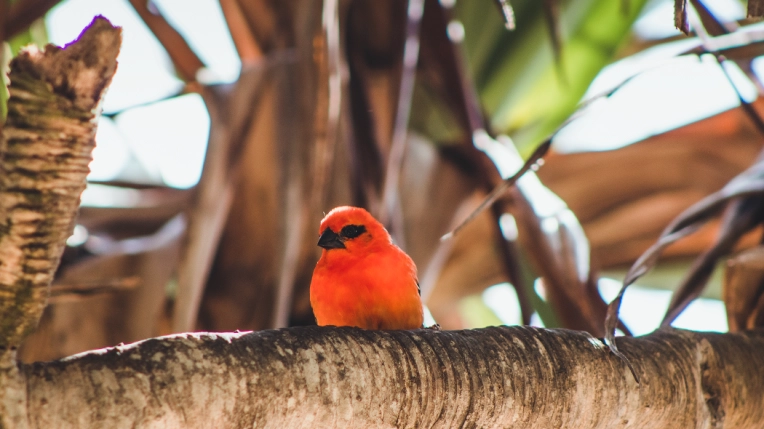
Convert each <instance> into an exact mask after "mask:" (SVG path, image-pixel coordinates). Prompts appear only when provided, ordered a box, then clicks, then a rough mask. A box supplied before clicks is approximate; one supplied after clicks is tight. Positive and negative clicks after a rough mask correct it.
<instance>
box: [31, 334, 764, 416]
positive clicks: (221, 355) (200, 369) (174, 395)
mask: <svg viewBox="0 0 764 429" xmlns="http://www.w3.org/2000/svg"><path fill="white" fill-rule="evenodd" d="M618 343H619V344H618V345H619V348H620V350H622V351H623V353H624V354H625V355H627V356H628V357H629V359H630V360H631V362H632V363H633V365H634V367H635V368H636V370H637V371H638V372H639V373H640V375H641V379H642V384H641V385H639V386H638V385H636V384H635V383H634V380H633V378H632V376H631V374H630V373H629V370H628V369H627V368H626V367H625V365H624V364H623V363H622V362H621V361H620V360H619V359H617V358H616V357H615V356H613V355H612V354H611V353H609V352H608V351H607V349H606V348H605V347H604V346H602V343H601V342H600V341H598V340H596V339H594V338H592V337H591V336H590V335H588V334H586V333H582V332H576V331H567V330H545V329H536V328H530V327H512V328H507V327H502V328H486V329H478V330H468V331H442V332H439V331H431V330H417V331H363V330H359V329H356V328H319V327H308V328H290V329H282V330H275V331H260V332H255V333H232V334H209V333H204V334H180V335H175V336H170V337H163V338H155V339H150V340H146V341H142V342H139V343H135V344H132V345H128V346H120V347H115V348H110V349H104V350H99V351H94V352H88V353H84V354H81V355H77V356H73V357H71V358H67V359H63V360H61V361H57V362H51V363H36V364H33V365H30V366H24V367H23V368H22V372H23V374H24V377H26V383H27V387H28V392H29V403H28V408H27V409H28V413H29V419H30V426H29V427H34V428H38V427H39V428H45V427H58V428H66V427H113V428H120V427H163V428H175V427H217V428H229V427H230V428H235V427H290V428H291V427H295V428H297V427H354V428H365V427H433V426H435V427H509V426H511V427H529V428H530V427H586V428H609V427H615V426H622V425H625V426H631V427H651V428H668V427H672V428H673V427H676V428H686V427H719V426H721V425H724V426H725V427H746V428H754V427H762V422H764V409H762V408H761V407H760V406H759V405H760V401H761V397H762V396H763V395H764V375H763V374H762V372H761V371H760V368H761V367H762V366H763V365H764V353H763V351H764V332H762V331H757V332H748V333H745V334H708V333H705V334H704V333H693V332H689V331H680V330H674V329H668V330H661V331H658V332H656V333H654V334H652V335H650V336H647V337H642V338H619V339H618Z"/></svg>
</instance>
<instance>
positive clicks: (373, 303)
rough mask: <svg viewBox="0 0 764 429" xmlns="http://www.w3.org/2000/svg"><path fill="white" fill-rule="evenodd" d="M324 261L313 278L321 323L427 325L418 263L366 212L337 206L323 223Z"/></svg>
mask: <svg viewBox="0 0 764 429" xmlns="http://www.w3.org/2000/svg"><path fill="white" fill-rule="evenodd" d="M318 233H319V239H318V245H319V246H320V247H322V248H323V250H322V251H321V259H319V260H318V264H316V269H315V270H314V271H313V280H311V282H310V304H311V305H312V306H313V312H314V314H315V315H316V321H317V322H318V324H319V325H321V326H324V325H335V326H357V327H359V328H364V329H416V328H421V327H422V322H423V319H424V317H423V310H422V300H421V298H420V296H419V284H418V282H417V276H416V265H414V261H412V260H411V258H409V256H408V255H407V254H406V253H404V252H403V250H401V249H400V248H399V247H398V246H396V245H395V244H393V242H392V240H391V239H390V234H388V233H387V230H386V229H385V227H384V226H382V224H381V223H379V222H377V220H376V219H374V217H372V216H371V214H369V212H367V211H366V210H364V209H362V208H358V207H337V208H335V209H334V210H332V211H330V212H329V214H327V215H326V217H324V219H323V220H322V221H321V226H320V227H319V230H318Z"/></svg>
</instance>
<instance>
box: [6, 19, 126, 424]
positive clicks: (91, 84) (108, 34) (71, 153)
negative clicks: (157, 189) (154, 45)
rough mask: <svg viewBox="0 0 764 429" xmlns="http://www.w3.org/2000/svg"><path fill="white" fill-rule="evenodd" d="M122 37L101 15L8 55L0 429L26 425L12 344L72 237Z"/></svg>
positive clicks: (36, 315)
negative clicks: (73, 31)
mask: <svg viewBox="0 0 764 429" xmlns="http://www.w3.org/2000/svg"><path fill="white" fill-rule="evenodd" d="M120 44H121V31H120V30H119V29H118V28H115V27H113V26H112V25H111V23H109V21H107V20H106V19H105V18H102V17H99V18H96V19H95V20H94V21H93V22H92V23H91V24H90V26H89V27H88V28H87V29H86V30H85V31H84V32H83V33H82V34H81V35H80V37H79V38H78V40H77V41H75V42H74V43H72V44H70V45H68V46H66V47H65V48H63V49H62V48H58V47H56V46H52V45H49V46H48V47H47V48H46V50H45V51H44V52H40V51H38V50H37V49H36V48H30V49H27V50H25V51H23V52H21V53H20V54H19V55H18V57H16V58H15V59H14V60H13V61H12V62H11V71H10V75H9V78H10V87H9V92H10V99H9V100H8V117H7V120H6V124H5V127H4V128H3V133H2V135H0V155H2V160H1V161H0V166H1V168H2V177H0V388H1V389H0V427H24V424H23V422H24V420H25V416H24V413H25V410H26V406H25V404H24V401H25V399H26V387H25V386H24V385H23V382H22V379H21V378H20V375H19V374H18V372H17V370H16V362H15V349H16V347H17V346H18V345H19V344H20V343H21V341H22V340H23V339H24V337H25V336H26V335H28V334H29V333H30V332H32V331H33V330H34V328H35V327H36V326H37V322H38V321H39V319H40V316H41V314H42V311H43V309H44V308H45V304H46V301H47V297H48V287H49V286H50V283H51V281H52V279H53V274H54V272H55V270H56V268H57V267H58V263H59V261H60V258H61V253H62V252H63V248H64V244H65V242H66V238H67V237H68V236H69V235H71V232H72V228H73V224H74V218H75V216H76V214H77V208H78V206H79V199H80V194H81V193H82V191H83V190H84V189H85V178H86V176H87V174H88V172H89V169H88V164H89V163H90V160H91V152H92V150H93V147H94V145H95V140H94V137H95V130H96V123H97V118H98V115H99V114H100V112H99V111H98V107H99V104H100V101H101V96H102V95H103V92H104V90H105V89H106V87H107V86H108V84H109V83H110V82H111V78H112V76H113V75H114V72H115V71H116V68H117V62H116V58H117V54H118V52H119V47H120Z"/></svg>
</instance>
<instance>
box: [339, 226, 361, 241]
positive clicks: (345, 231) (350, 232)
mask: <svg viewBox="0 0 764 429" xmlns="http://www.w3.org/2000/svg"><path fill="white" fill-rule="evenodd" d="M364 232H366V227H365V226H363V225H347V226H345V227H344V228H342V230H341V231H340V236H342V237H345V238H356V237H358V236H359V235H361V234H363V233H364Z"/></svg>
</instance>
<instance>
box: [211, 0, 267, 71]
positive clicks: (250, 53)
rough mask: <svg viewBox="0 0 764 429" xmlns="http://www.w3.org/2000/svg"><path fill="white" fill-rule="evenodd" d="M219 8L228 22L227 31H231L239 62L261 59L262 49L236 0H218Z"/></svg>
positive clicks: (245, 62) (244, 62)
mask: <svg viewBox="0 0 764 429" xmlns="http://www.w3.org/2000/svg"><path fill="white" fill-rule="evenodd" d="M220 9H221V10H222V11H223V16H224V17H225V20H226V23H227V24H228V31H229V32H230V33H231V39H233V44H234V45H235V46H236V51H237V52H238V53H239V58H241V62H242V63H243V64H248V63H253V62H256V61H257V60H259V59H261V58H262V57H263V50H262V49H261V48H260V45H259V44H258V43H257V40H256V39H255V36H254V34H252V31H251V30H250V28H249V24H247V20H246V19H245V18H244V15H243V14H242V11H241V7H239V4H238V3H237V2H236V0H220Z"/></svg>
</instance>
